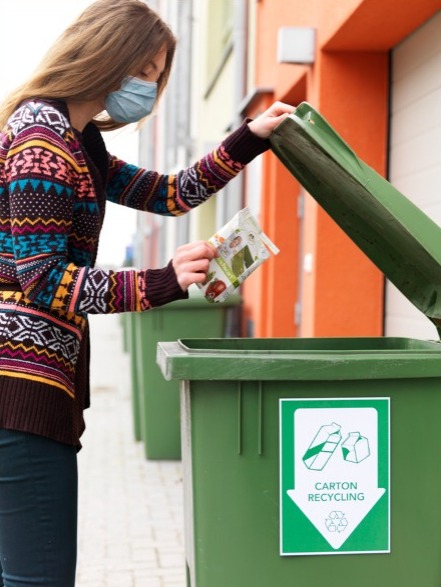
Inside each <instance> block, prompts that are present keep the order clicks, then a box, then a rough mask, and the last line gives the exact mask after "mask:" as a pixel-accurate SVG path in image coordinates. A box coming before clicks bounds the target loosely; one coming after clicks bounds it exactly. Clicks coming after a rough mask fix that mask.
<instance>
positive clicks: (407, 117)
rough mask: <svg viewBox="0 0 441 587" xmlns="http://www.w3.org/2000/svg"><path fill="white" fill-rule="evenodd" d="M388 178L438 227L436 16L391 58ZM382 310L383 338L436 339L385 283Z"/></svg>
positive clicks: (440, 19) (440, 83)
mask: <svg viewBox="0 0 441 587" xmlns="http://www.w3.org/2000/svg"><path fill="white" fill-rule="evenodd" d="M389 179H390V181H391V182H392V183H393V184H394V185H395V186H396V187H397V188H398V189H399V190H400V191H401V192H402V193H403V194H404V195H406V196H407V197H409V198H410V199H411V200H412V201H413V202H414V203H415V204H416V205H417V206H418V207H419V208H421V209H422V210H423V211H424V212H425V213H426V214H427V215H428V216H430V217H431V218H432V220H434V221H435V222H436V223H437V224H439V225H440V226H441V13H438V14H437V15H436V16H434V17H433V18H432V19H431V20H429V21H428V22H427V23H425V24H424V25H423V26H422V27H420V28H419V29H418V30H416V31H415V32H414V33H413V34H412V35H411V36H410V37H408V38H407V39H405V40H404V41H403V42H402V43H401V44H400V45H399V46H397V47H396V48H395V50H394V51H393V54H392V100H391V137H390V166H389ZM439 246H440V248H441V238H440V243H439ZM385 312H386V315H385V334H386V336H409V337H414V338H423V339H437V338H438V337H437V333H436V329H435V327H434V326H433V325H432V324H431V323H430V322H429V320H427V318H426V317H425V316H424V315H423V314H422V313H421V312H419V311H418V310H417V309H416V308H415V307H414V306H413V305H412V304H411V303H410V302H409V301H408V300H407V299H406V298H404V296H403V295H402V294H401V293H400V292H399V291H398V290H397V289H396V288H395V287H394V286H393V285H392V284H390V283H387V285H386V307H385Z"/></svg>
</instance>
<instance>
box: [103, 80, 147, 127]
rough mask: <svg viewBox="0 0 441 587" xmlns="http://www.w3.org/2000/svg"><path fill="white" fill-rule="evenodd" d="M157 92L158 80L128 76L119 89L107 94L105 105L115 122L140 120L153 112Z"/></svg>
mask: <svg viewBox="0 0 441 587" xmlns="http://www.w3.org/2000/svg"><path fill="white" fill-rule="evenodd" d="M157 94H158V84H157V83H156V82H144V81H142V80H140V79H138V78H136V77H126V78H125V79H124V80H123V82H122V84H121V88H120V89H119V90H116V91H115V92H110V94H108V95H107V96H106V100H105V102H104V105H105V108H106V110H107V113H108V115H109V116H110V118H112V119H113V120H114V121H115V122H138V120H141V118H144V116H147V115H148V114H150V113H151V111H152V110H153V106H154V105H155V101H156V97H157Z"/></svg>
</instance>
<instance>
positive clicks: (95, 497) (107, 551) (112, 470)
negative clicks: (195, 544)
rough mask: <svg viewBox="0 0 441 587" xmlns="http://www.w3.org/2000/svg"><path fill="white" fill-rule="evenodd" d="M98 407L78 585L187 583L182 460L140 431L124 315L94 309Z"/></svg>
mask: <svg viewBox="0 0 441 587" xmlns="http://www.w3.org/2000/svg"><path fill="white" fill-rule="evenodd" d="M91 332H92V373H91V380H92V406H91V408H90V409H88V410H87V411H86V425H87V429H86V432H85V433H84V435H83V438H82V443H83V449H82V450H81V451H80V453H79V455H78V463H79V464H78V466H79V478H80V481H79V538H78V543H79V544H78V545H79V552H78V571H77V587H184V586H185V561H184V545H183V506H182V475H181V464H180V462H166V461H147V460H145V458H144V455H143V450H142V446H141V445H140V443H136V442H135V441H134V438H133V426H132V415H131V405H130V374H129V372H130V370H129V357H128V355H127V354H125V353H124V352H123V348H122V334H121V328H120V320H119V317H118V316H92V317H91Z"/></svg>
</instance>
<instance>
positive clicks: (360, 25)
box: [244, 0, 439, 336]
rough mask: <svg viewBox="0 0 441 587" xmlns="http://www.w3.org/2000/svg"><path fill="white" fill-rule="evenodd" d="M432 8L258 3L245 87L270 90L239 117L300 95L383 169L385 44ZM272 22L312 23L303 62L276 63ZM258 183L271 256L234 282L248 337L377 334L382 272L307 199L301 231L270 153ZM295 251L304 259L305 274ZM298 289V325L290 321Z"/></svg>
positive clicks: (335, 1)
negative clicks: (240, 283) (274, 248)
mask: <svg viewBox="0 0 441 587" xmlns="http://www.w3.org/2000/svg"><path fill="white" fill-rule="evenodd" d="M436 10H439V0H419V1H418V2H414V3H410V2H403V1H402V0H348V1H347V2H344V3H343V2H341V0H326V1H323V0H310V1H309V2H308V3H304V2H303V1H302V2H300V0H260V2H259V3H258V9H257V29H256V39H257V49H256V56H257V57H256V74H255V86H256V87H272V88H274V94H273V96H272V97H270V98H268V97H267V98H266V102H265V101H263V100H262V102H261V103H260V104H257V105H254V109H253V111H252V112H249V113H248V114H249V115H251V116H253V115H256V114H257V113H258V112H259V111H260V110H262V109H263V108H264V107H265V106H266V105H267V104H268V103H271V101H273V99H280V100H283V101H286V102H289V103H291V104H293V105H296V104H298V103H299V102H300V101H303V100H306V101H308V102H310V103H311V104H312V105H313V106H314V107H316V108H317V109H318V110H319V111H320V112H321V113H322V114H323V115H324V116H325V117H326V118H327V119H328V121H329V122H330V123H331V124H332V125H333V126H334V128H335V129H336V130H337V132H339V133H340V134H341V135H342V137H343V138H344V139H345V140H346V141H347V142H348V143H349V144H350V145H351V146H352V148H353V149H354V150H355V151H356V152H357V153H358V154H359V156H360V157H361V158H362V159H364V160H365V161H366V162H367V163H368V164H369V165H371V166H372V167H374V168H375V169H376V170H377V171H378V172H379V173H381V174H383V175H385V174H386V171H387V153H388V144H387V136H388V99H389V96H388V87H389V65H388V61H389V59H388V51H389V49H390V48H392V47H393V46H394V45H396V44H397V42H399V41H400V39H402V38H404V37H405V36H407V35H408V34H410V33H411V31H412V30H414V29H415V28H417V27H418V26H419V25H420V24H422V23H423V22H424V21H425V20H427V19H428V18H429V17H430V16H431V15H432V14H433V13H434V12H435V11H436ZM281 26H311V27H314V28H316V29H317V36H318V51H317V57H316V62H315V64H314V65H313V66H312V67H309V66H304V65H294V64H277V63H276V58H277V57H276V56H277V33H278V29H279V28H280V27H281ZM262 181H263V188H262V200H261V201H262V210H261V220H262V225H263V228H264V230H265V231H266V232H267V233H268V235H269V236H270V238H272V239H273V240H274V241H275V242H276V244H277V245H278V247H279V248H280V249H281V253H280V254H279V255H278V256H277V257H273V258H272V259H271V260H270V261H268V262H267V263H266V264H264V265H263V266H262V268H261V270H259V271H257V272H256V273H255V274H254V275H253V276H252V277H251V278H250V279H249V280H247V282H246V283H245V286H244V300H245V303H244V308H245V316H246V318H247V319H249V320H251V321H252V322H253V323H254V335H255V336H368V335H381V334H382V322H383V276H382V274H381V273H380V272H379V271H378V270H377V269H376V267H375V266H373V265H372V263H371V262H370V261H369V260H368V259H367V258H366V257H365V256H364V255H363V253H361V252H360V251H359V250H358V248H357V247H356V246H355V245H354V244H353V243H352V242H351V241H350V240H349V238H348V237H346V235H345V234H344V233H343V232H342V231H341V230H340V229H339V228H338V227H337V226H336V224H335V223H334V222H333V221H332V220H331V219H330V218H329V217H328V216H327V214H326V213H325V212H324V211H323V210H322V209H321V208H320V207H319V206H318V205H317V204H316V203H315V201H314V200H312V198H311V197H310V196H307V199H306V203H305V217H304V220H303V236H301V234H300V221H299V219H298V218H297V199H298V195H299V193H300V190H301V186H299V185H298V183H297V182H296V181H295V180H294V179H293V177H292V176H291V175H290V174H289V173H288V172H287V171H286V169H285V168H284V167H283V165H281V164H280V162H279V161H278V160H277V159H276V158H275V156H274V155H273V154H272V153H267V154H265V155H264V165H263V177H262ZM300 251H302V255H300ZM305 253H306V254H308V255H309V256H308V260H309V261H311V263H310V270H309V269H308V268H307V269H308V270H307V271H304V268H303V259H304V254H305ZM300 273H301V280H299V275H300ZM299 295H300V296H301V298H302V322H301V327H300V328H296V326H295V324H294V306H295V303H296V301H297V299H298V297H299Z"/></svg>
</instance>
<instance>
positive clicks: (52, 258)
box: [0, 109, 187, 314]
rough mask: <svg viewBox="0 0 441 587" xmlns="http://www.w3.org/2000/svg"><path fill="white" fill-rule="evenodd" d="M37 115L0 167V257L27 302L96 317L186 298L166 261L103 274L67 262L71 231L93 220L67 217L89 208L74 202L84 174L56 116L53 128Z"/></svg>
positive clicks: (75, 238)
mask: <svg viewBox="0 0 441 587" xmlns="http://www.w3.org/2000/svg"><path fill="white" fill-rule="evenodd" d="M42 110H43V109H40V110H39V111H38V113H37V114H36V115H35V120H34V121H32V123H29V122H28V123H27V124H26V125H25V126H24V127H23V128H22V129H21V130H20V132H18V133H17V134H16V136H15V137H14V139H13V141H12V143H11V145H10V147H9V149H8V154H7V158H6V162H5V174H6V179H7V184H8V190H9V194H8V202H9V219H8V220H7V221H3V222H2V223H1V225H0V231H1V232H2V233H3V234H2V235H1V239H0V241H1V243H2V249H3V250H2V251H0V255H2V257H4V258H5V259H7V261H8V265H9V266H10V267H12V269H11V275H10V277H15V279H16V281H18V283H19V285H20V288H21V289H22V291H23V292H24V293H25V295H26V297H27V299H28V300H29V301H31V302H32V303H34V304H37V305H39V306H42V307H46V308H48V309H50V310H55V311H59V312H67V313H86V312H90V313H103V314H104V313H114V312H124V311H139V310H147V309H149V308H152V307H154V306H160V305H162V304H165V303H168V302H171V301H174V300H176V299H181V298H185V297H187V294H186V293H185V292H183V291H182V289H181V288H180V286H179V284H178V282H177V279H176V275H175V272H174V269H173V267H172V265H171V263H170V264H169V265H168V266H167V267H165V268H163V269H156V270H145V271H135V270H125V271H104V270H101V269H96V268H92V267H90V266H87V265H86V264H85V265H81V264H78V263H74V262H72V258H73V257H72V248H73V247H74V244H73V243H75V242H78V241H79V242H81V241H82V240H84V239H83V238H82V236H81V235H79V234H75V231H78V230H79V226H81V222H82V223H83V225H84V223H86V222H91V221H92V220H91V219H92V218H93V216H91V215H84V216H82V221H81V222H80V224H78V223H75V215H76V217H77V218H78V215H80V217H81V214H82V213H83V212H82V211H83V208H84V206H92V205H93V203H92V202H90V203H88V202H87V201H84V200H83V201H81V197H82V194H79V193H78V177H79V176H80V174H81V173H82V172H84V169H82V168H81V162H80V161H79V159H77V158H75V157H74V155H73V152H72V150H71V149H70V148H69V146H68V144H67V142H66V139H65V136H64V133H63V132H62V129H60V125H59V117H58V119H57V121H58V126H56V125H55V124H52V123H51V116H48V115H47V114H48V113H46V116H45V115H44V112H42ZM28 115H29V113H28ZM53 118H55V116H53ZM83 197H84V196H83ZM98 232H99V229H98ZM14 273H15V275H14ZM9 280H11V279H9Z"/></svg>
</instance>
